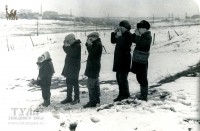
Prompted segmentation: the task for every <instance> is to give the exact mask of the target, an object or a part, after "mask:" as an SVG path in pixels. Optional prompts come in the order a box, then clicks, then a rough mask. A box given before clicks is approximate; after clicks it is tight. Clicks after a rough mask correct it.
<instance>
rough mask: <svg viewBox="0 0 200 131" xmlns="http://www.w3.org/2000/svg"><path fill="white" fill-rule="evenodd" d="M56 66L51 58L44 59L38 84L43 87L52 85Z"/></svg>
mask: <svg viewBox="0 0 200 131" xmlns="http://www.w3.org/2000/svg"><path fill="white" fill-rule="evenodd" d="M54 73H55V72H54V67H53V63H52V60H51V58H49V59H47V60H44V61H43V62H42V63H41V65H40V68H39V75H38V78H40V79H38V80H37V84H38V85H40V86H41V87H49V86H51V78H52V76H53V74H54Z"/></svg>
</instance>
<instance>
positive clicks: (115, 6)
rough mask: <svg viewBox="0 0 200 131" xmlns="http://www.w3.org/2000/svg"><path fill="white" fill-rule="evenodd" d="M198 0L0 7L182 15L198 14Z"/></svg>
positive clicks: (30, 2)
mask: <svg viewBox="0 0 200 131" xmlns="http://www.w3.org/2000/svg"><path fill="white" fill-rule="evenodd" d="M195 1H197V2H199V0H1V3H0V11H5V5H6V4H7V5H8V9H9V10H11V9H17V10H19V9H31V10H32V11H34V12H40V7H41V5H42V9H43V11H47V10H48V11H49V10H50V11H57V12H58V13H59V14H64V13H65V14H69V12H70V9H71V10H72V13H73V15H75V16H90V17H106V16H108V14H109V16H111V17H112V16H113V17H116V16H119V17H148V16H150V17H152V16H153V14H154V16H163V17H166V16H168V14H172V13H173V14H174V17H185V15H186V13H187V15H188V16H191V15H193V14H198V10H199V7H198V4H197V2H195Z"/></svg>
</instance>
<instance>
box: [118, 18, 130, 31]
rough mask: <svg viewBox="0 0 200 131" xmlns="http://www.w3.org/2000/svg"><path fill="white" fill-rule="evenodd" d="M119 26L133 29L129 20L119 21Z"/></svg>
mask: <svg viewBox="0 0 200 131" xmlns="http://www.w3.org/2000/svg"><path fill="white" fill-rule="evenodd" d="M119 26H122V27H125V28H126V29H127V30H130V29H131V25H130V23H129V22H128V21H127V20H122V21H121V22H120V23H119Z"/></svg>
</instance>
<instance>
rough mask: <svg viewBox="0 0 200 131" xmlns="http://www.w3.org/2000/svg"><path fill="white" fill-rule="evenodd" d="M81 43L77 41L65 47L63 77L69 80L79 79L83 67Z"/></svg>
mask: <svg viewBox="0 0 200 131" xmlns="http://www.w3.org/2000/svg"><path fill="white" fill-rule="evenodd" d="M80 43H81V41H80V40H76V41H75V42H74V43H73V44H71V45H70V46H68V47H65V46H63V50H64V52H65V53H66V57H65V65H64V68H63V71H62V75H63V76H65V77H67V78H69V79H78V77H79V71H80V67H81V44H80Z"/></svg>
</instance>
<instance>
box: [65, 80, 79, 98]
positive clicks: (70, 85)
mask: <svg viewBox="0 0 200 131" xmlns="http://www.w3.org/2000/svg"><path fill="white" fill-rule="evenodd" d="M66 84H67V99H72V92H73V90H74V100H79V84H78V80H77V79H69V78H67V79H66Z"/></svg>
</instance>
